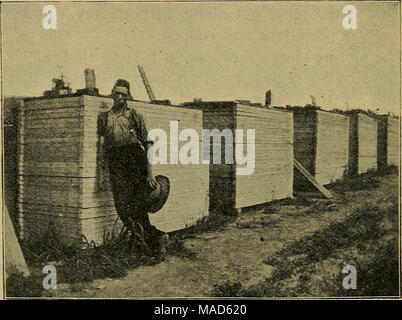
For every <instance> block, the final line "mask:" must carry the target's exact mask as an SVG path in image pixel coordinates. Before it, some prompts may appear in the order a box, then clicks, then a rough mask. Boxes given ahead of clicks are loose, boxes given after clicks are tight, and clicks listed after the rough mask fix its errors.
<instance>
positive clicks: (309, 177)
mask: <svg viewBox="0 0 402 320" xmlns="http://www.w3.org/2000/svg"><path fill="white" fill-rule="evenodd" d="M293 161H294V166H295V168H296V169H297V170H299V172H300V173H301V174H302V175H303V176H305V177H306V178H307V180H308V181H309V182H310V183H311V184H312V185H313V186H314V187H316V188H317V189H318V190H319V191H320V192H321V193H322V194H323V195H324V196H325V197H326V198H328V199H331V198H333V195H332V193H331V192H330V191H329V190H328V189H326V188H325V187H324V186H323V185H321V184H320V183H318V182H317V180H315V179H314V177H313V176H312V175H311V174H310V173H309V172H308V171H307V170H306V168H304V167H303V166H302V164H301V163H300V162H299V161H297V160H296V159H293Z"/></svg>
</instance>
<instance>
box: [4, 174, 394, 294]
mask: <svg viewBox="0 0 402 320" xmlns="http://www.w3.org/2000/svg"><path fill="white" fill-rule="evenodd" d="M331 191H332V192H333V193H334V195H335V198H334V199H331V200H328V199H322V198H321V197H320V196H319V195H318V194H315V193H312V192H306V193H303V192H301V193H297V194H296V197H295V199H290V200H284V201H279V202H275V203H270V204H268V205H264V206H256V207H253V208H248V209H246V210H244V212H243V213H242V214H241V215H240V216H238V217H224V216H219V215H218V216H214V217H212V218H210V219H209V220H205V219H204V220H202V221H200V223H199V224H198V225H196V226H194V227H192V228H189V229H187V230H184V231H180V232H176V233H174V234H171V237H172V239H173V241H172V245H171V247H170V248H169V252H168V256H167V257H166V259H165V261H162V262H158V261H152V260H150V259H148V258H147V257H144V256H143V255H141V254H140V253H139V252H134V253H133V252H132V251H131V252H129V251H128V250H127V235H126V234H125V233H124V232H122V233H120V232H116V234H115V235H113V236H111V237H109V238H108V239H105V243H104V245H101V246H96V245H95V244H90V243H85V246H86V249H85V250H76V249H73V248H62V247H60V246H58V245H57V244H54V243H53V244H52V243H45V242H43V243H41V244H35V245H32V244H30V245H28V244H26V247H25V248H24V250H25V254H26V256H27V257H28V261H29V263H30V265H31V270H32V271H33V276H31V277H30V278H24V277H22V276H21V275H19V274H18V273H15V274H13V275H12V277H10V278H9V280H8V281H7V294H8V296H40V295H41V296H55V297H116V298H120V297H211V296H218V297H222V296H225V297H228V296H232V297H235V296H236V297H238V296H244V297H335V296H395V295H398V294H399V293H398V290H399V263H398V257H399V255H398V252H399V251H398V241H399V238H398V231H399V226H398V174H397V172H396V171H395V170H389V171H386V172H382V173H375V172H370V173H368V174H366V175H363V176H360V177H358V178H349V179H346V180H344V181H343V182H342V183H336V184H334V185H332V186H331ZM49 248H50V249H49ZM49 261H51V262H52V263H53V264H55V265H56V268H57V270H58V287H57V289H56V290H42V289H41V288H42V279H43V275H42V274H41V268H42V266H43V265H44V264H47V263H49ZM346 265H353V266H354V267H355V268H356V271H357V288H356V289H349V290H346V289H344V288H343V286H342V281H343V278H344V277H345V276H346V274H343V273H342V270H343V268H344V266H346Z"/></svg>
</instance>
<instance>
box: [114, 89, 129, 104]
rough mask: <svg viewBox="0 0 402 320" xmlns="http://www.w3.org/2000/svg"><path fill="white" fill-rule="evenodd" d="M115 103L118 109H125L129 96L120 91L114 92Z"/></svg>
mask: <svg viewBox="0 0 402 320" xmlns="http://www.w3.org/2000/svg"><path fill="white" fill-rule="evenodd" d="M113 101H114V105H115V106H118V107H123V106H125V105H126V101H127V94H125V93H123V92H119V91H118V90H114V91H113Z"/></svg>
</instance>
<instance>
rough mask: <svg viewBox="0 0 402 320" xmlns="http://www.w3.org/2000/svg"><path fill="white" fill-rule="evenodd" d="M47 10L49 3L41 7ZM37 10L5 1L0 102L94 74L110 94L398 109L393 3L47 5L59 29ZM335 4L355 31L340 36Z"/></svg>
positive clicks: (75, 84)
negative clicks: (352, 10)
mask: <svg viewBox="0 0 402 320" xmlns="http://www.w3.org/2000/svg"><path fill="white" fill-rule="evenodd" d="M46 4H52V3H46ZM46 4H45V3H39V4H38V3H32V4H27V3H22V4H15V3H14V4H11V3H9V4H3V6H2V21H3V30H2V31H3V48H2V50H3V55H2V57H3V61H2V62H3V64H2V66H3V73H2V76H3V94H4V95H18V96H41V95H42V94H43V91H44V90H48V89H50V88H51V86H52V82H51V79H52V78H53V77H56V76H59V75H60V74H61V73H62V74H63V75H64V77H65V79H66V81H68V82H70V83H71V87H72V88H73V91H75V90H76V89H79V88H84V86H85V80H84V69H85V68H93V69H94V70H95V74H96V82H97V87H98V88H99V90H100V93H102V94H109V93H110V91H111V88H112V86H113V84H114V82H115V80H116V79H118V78H123V79H127V80H128V81H130V83H131V87H132V93H133V95H134V98H135V99H138V100H148V96H147V93H146V90H145V88H144V85H143V83H142V80H141V77H140V74H139V72H138V69H137V65H138V64H141V65H142V66H143V68H144V69H145V72H146V74H147V76H148V80H149V82H150V84H151V86H152V89H153V91H154V93H155V96H156V98H157V99H170V100H171V101H172V102H173V103H175V104H177V103H181V102H185V101H192V100H193V99H194V98H202V100H204V101H212V100H237V99H239V100H250V101H252V102H260V103H263V102H264V99H265V92H266V90H268V89H270V90H271V91H272V104H273V105H287V104H289V105H305V104H307V103H311V97H310V95H313V96H315V98H316V100H317V103H318V105H320V106H321V107H322V108H324V109H332V108H339V109H348V108H362V109H371V110H373V111H374V110H377V109H378V112H380V113H387V112H393V113H395V114H399V110H400V101H399V100H400V90H401V86H400V35H399V30H400V24H399V23H400V22H399V21H400V18H399V12H400V9H399V3H395V2H386V3H374V2H363V3H362V2H359V3H357V2H355V3H352V2H327V1H324V2H315V3H314V2H304V3H303V2H251V3H250V2H247V3H245V2H232V3H229V2H214V3H213V2H211V3H171V2H169V3H149V2H148V3H99V2H98V3H73V2H70V3H53V4H54V6H55V7H56V9H57V29H56V30H45V29H44V28H43V27H42V19H43V18H44V16H45V15H44V14H43V13H42V8H43V6H44V5H46ZM345 4H354V5H355V7H356V9H357V29H356V30H345V29H344V28H343V26H342V20H343V18H344V17H345V14H343V13H342V8H343V7H344V5H345Z"/></svg>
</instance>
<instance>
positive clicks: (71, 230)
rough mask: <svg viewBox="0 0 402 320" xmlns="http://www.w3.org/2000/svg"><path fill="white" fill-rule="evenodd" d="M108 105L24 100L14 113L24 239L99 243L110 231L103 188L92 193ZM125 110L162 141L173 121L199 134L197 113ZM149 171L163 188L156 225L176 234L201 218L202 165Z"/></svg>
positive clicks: (110, 210) (84, 99)
mask: <svg viewBox="0 0 402 320" xmlns="http://www.w3.org/2000/svg"><path fill="white" fill-rule="evenodd" d="M112 104H113V101H112V100H111V99H108V98H102V97H94V96H87V95H83V96H69V97H60V98H52V99H43V98H33V99H26V100H25V102H24V106H23V108H22V112H21V113H20V131H19V139H20V141H19V164H20V166H19V198H18V208H19V213H20V224H21V230H22V236H23V237H24V238H29V239H34V240H40V239H41V237H43V236H54V237H56V238H57V239H59V240H60V241H62V242H64V243H66V244H70V243H77V242H78V241H79V240H80V239H81V236H82V235H84V236H85V237H86V238H87V240H88V241H92V240H94V241H95V242H97V243H99V242H101V241H102V239H103V236H104V235H106V234H107V233H108V232H112V230H113V228H115V222H116V221H117V215H116V212H115V209H114V203H113V199H112V195H111V192H110V186H107V190H106V191H100V189H99V188H98V181H97V179H98V177H99V166H98V161H97V159H99V154H98V150H99V148H98V146H99V138H98V136H97V127H96V126H97V117H98V114H99V113H100V112H102V111H106V110H109V109H110V108H111V107H112ZM129 106H130V107H133V108H135V109H136V110H137V111H138V112H139V113H141V114H142V115H143V116H144V119H145V122H146V125H147V128H148V131H150V130H151V129H153V128H159V129H162V130H164V131H165V132H166V134H167V141H168V142H169V138H170V136H169V129H170V126H169V125H170V121H174V120H177V121H179V130H182V129H185V128H191V129H195V130H196V131H197V132H198V133H199V136H200V137H202V133H201V131H202V113H201V112H200V111H197V110H186V109H183V108H177V107H170V106H162V105H152V104H148V103H144V102H137V101H136V102H131V101H130V102H129ZM179 143H180V144H184V143H185V142H179ZM201 145H202V144H201V143H200V148H201ZM179 147H180V145H179ZM200 153H201V152H200ZM168 160H169V159H168ZM153 171H154V172H153V173H154V174H155V175H157V174H163V175H165V176H167V177H169V179H170V183H171V190H170V196H169V199H168V201H167V203H166V204H165V206H164V207H163V209H162V210H161V211H159V212H158V213H156V214H154V215H152V216H151V222H152V223H153V224H154V225H156V227H158V228H159V229H161V230H163V231H166V232H169V231H173V230H178V229H181V228H185V227H187V226H190V225H192V224H194V223H195V222H196V221H197V220H198V219H200V218H202V217H203V216H205V215H207V214H208V185H209V175H208V166H205V165H199V164H198V165H197V164H189V165H182V164H173V165H170V164H157V165H154V169H153ZM119 224H120V223H117V225H119ZM49 234H50V235H49Z"/></svg>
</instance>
